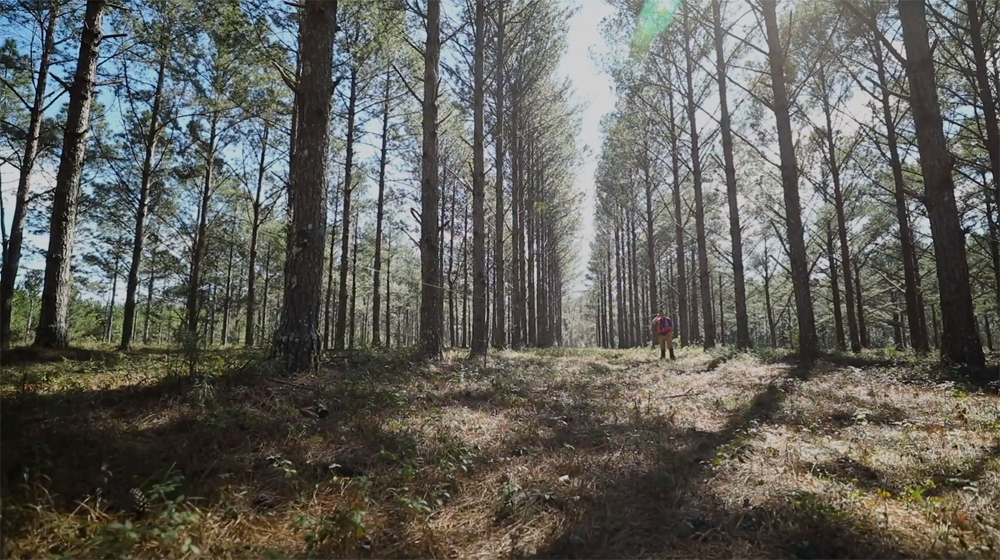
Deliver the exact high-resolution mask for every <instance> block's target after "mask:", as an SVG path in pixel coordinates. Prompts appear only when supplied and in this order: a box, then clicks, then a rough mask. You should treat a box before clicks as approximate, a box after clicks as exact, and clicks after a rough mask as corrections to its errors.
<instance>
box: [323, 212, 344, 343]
mask: <svg viewBox="0 0 1000 560" xmlns="http://www.w3.org/2000/svg"><path fill="white" fill-rule="evenodd" d="M339 202H340V201H339V200H337V198H336V194H334V202H333V207H334V208H337V207H338V206H340V204H339ZM336 249H337V224H336V223H333V224H330V259H329V261H328V264H327V266H326V294H325V296H324V297H325V299H324V302H323V349H324V350H329V349H330V335H331V334H333V333H332V332H331V327H332V326H333V321H334V309H333V269H334V266H333V263H334V262H335V261H334V258H335V257H334V255H335V251H336Z"/></svg>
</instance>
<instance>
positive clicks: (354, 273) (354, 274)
mask: <svg viewBox="0 0 1000 560" xmlns="http://www.w3.org/2000/svg"><path fill="white" fill-rule="evenodd" d="M357 218H358V216H357V214H355V216H354V219H355V220H357ZM350 305H351V308H350V312H349V313H350V321H349V323H350V324H349V325H348V335H347V347H348V348H352V349H353V348H354V334H355V329H354V327H355V319H356V318H357V316H356V314H355V312H356V311H357V308H358V228H357V225H356V224H355V227H354V243H353V244H352V247H351V302H350Z"/></svg>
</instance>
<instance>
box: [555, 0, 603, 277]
mask: <svg viewBox="0 0 1000 560" xmlns="http://www.w3.org/2000/svg"><path fill="white" fill-rule="evenodd" d="M571 1H572V2H573V3H575V4H576V5H578V6H580V9H579V10H578V11H577V13H576V14H575V15H574V16H573V18H572V19H571V20H570V24H569V25H570V27H569V37H568V38H567V43H568V49H567V52H566V55H565V56H564V57H563V60H562V64H561V69H560V70H561V72H563V73H564V74H565V75H566V76H568V77H569V78H570V79H571V80H573V84H574V86H575V88H574V89H575V95H576V97H577V100H578V101H580V102H582V103H583V104H584V107H585V108H584V112H583V119H582V121H583V128H582V130H581V134H580V137H579V138H578V140H577V141H578V146H579V147H581V148H582V147H583V146H587V147H589V150H588V151H587V153H586V154H585V156H584V161H583V165H582V166H581V167H580V169H579V171H578V174H577V178H576V185H577V188H578V189H579V190H580V191H581V192H583V193H584V195H585V198H584V203H583V207H582V208H581V209H580V210H581V214H582V215H581V218H582V224H581V228H580V235H579V236H578V238H577V243H578V244H579V245H580V247H579V251H578V252H577V255H578V258H579V260H578V261H577V273H578V274H577V277H575V278H573V279H572V281H571V282H570V283H569V286H570V294H569V295H572V294H573V292H578V291H580V290H582V289H583V285H584V283H583V273H584V271H586V267H587V261H588V260H589V258H590V241H591V240H592V239H593V234H594V173H595V172H596V170H597V160H598V158H599V157H600V152H601V131H600V124H601V117H603V116H604V115H605V114H607V113H610V112H611V111H613V110H614V108H615V101H616V97H615V94H614V88H613V86H612V83H611V78H610V76H608V75H607V74H605V73H603V72H602V71H601V70H600V69H599V68H598V65H597V63H596V62H595V61H594V58H595V56H600V55H601V54H604V53H605V52H607V45H606V44H605V42H604V38H603V37H602V36H601V32H600V29H599V28H600V23H601V20H603V19H604V18H605V17H608V16H610V15H611V14H612V12H613V11H614V10H613V8H612V7H611V6H610V5H609V4H607V3H606V2H605V1H604V0H571Z"/></svg>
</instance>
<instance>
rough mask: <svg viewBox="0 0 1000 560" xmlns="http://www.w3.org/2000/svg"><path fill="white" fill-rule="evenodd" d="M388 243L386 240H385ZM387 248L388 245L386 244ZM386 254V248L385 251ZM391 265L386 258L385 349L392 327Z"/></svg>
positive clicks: (387, 345)
mask: <svg viewBox="0 0 1000 560" xmlns="http://www.w3.org/2000/svg"><path fill="white" fill-rule="evenodd" d="M386 241H387V242H388V239H387V240H386ZM386 246H387V247H388V243H386ZM386 252H388V248H387V249H386ZM391 265H392V257H389V256H387V257H386V259H385V347H386V348H389V347H390V346H392V344H391V342H392V341H391V340H390V336H389V330H390V327H391V326H392V311H391V307H390V305H391V304H392V288H391V284H390V276H389V269H390V268H391ZM396 340H397V342H398V341H399V328H398V327H397V329H396Z"/></svg>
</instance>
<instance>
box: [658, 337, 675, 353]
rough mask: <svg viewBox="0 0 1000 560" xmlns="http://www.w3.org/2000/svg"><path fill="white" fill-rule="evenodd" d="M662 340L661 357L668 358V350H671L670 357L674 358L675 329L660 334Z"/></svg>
mask: <svg viewBox="0 0 1000 560" xmlns="http://www.w3.org/2000/svg"><path fill="white" fill-rule="evenodd" d="M659 340H660V359H661V360H663V359H666V357H667V350H668V349H669V350H670V359H671V360H672V359H673V358H674V333H673V331H667V334H661V335H659Z"/></svg>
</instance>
